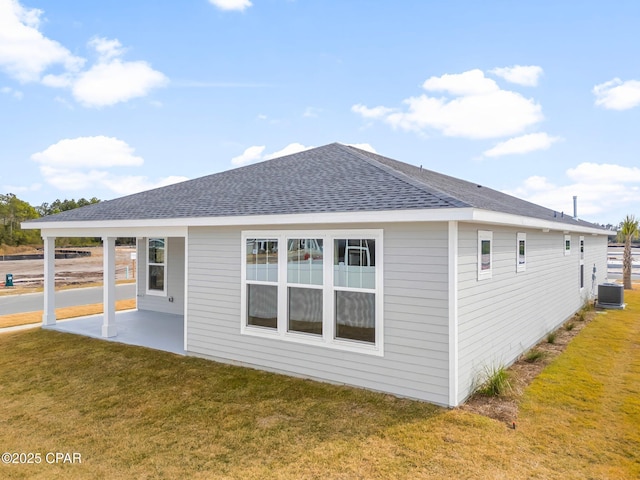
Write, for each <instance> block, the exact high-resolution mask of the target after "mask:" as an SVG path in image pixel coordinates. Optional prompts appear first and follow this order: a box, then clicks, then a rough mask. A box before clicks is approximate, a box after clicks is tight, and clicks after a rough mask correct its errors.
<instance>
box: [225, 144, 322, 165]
mask: <svg viewBox="0 0 640 480" xmlns="http://www.w3.org/2000/svg"><path fill="white" fill-rule="evenodd" d="M265 148H267V147H266V146H265V145H254V146H253V147H249V148H247V149H246V150H245V151H244V152H242V154H241V155H238V156H237V157H233V158H232V159H231V163H232V164H233V165H236V166H242V165H246V164H248V163H253V162H258V161H262V160H272V159H274V158H278V157H284V156H285V155H292V154H294V153H298V152H304V151H305V150H309V149H311V148H314V147H305V146H304V145H302V144H301V143H290V144H289V145H287V146H286V147H284V148H283V149H281V150H278V151H276V152H273V153H269V154H268V155H263V154H262V153H263V152H264V150H265Z"/></svg>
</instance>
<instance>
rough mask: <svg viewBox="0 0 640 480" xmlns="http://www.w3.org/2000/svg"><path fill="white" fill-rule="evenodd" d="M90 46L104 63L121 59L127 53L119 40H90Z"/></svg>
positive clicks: (100, 38) (97, 38)
mask: <svg viewBox="0 0 640 480" xmlns="http://www.w3.org/2000/svg"><path fill="white" fill-rule="evenodd" d="M88 45H89V46H90V47H92V48H93V49H94V50H95V51H96V53H97V54H98V56H99V58H100V61H103V62H105V61H109V60H111V59H113V58H117V57H121V56H122V55H124V53H125V51H126V49H124V48H122V44H121V43H120V41H119V40H118V39H117V38H114V39H113V40H109V39H108V38H103V37H95V38H92V39H91V40H89V44H88Z"/></svg>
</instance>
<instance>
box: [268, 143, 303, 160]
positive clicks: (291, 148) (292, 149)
mask: <svg viewBox="0 0 640 480" xmlns="http://www.w3.org/2000/svg"><path fill="white" fill-rule="evenodd" d="M311 148H313V147H305V146H304V145H302V144H301V143H290V144H289V145H287V146H286V147H284V148H283V149H282V150H278V151H277V152H273V153H270V154H269V155H265V157H264V159H265V160H271V159H273V158H278V157H284V156H285V155H293V154H294V153H299V152H304V151H305V150H309V149H311Z"/></svg>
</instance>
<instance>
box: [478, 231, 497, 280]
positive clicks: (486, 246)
mask: <svg viewBox="0 0 640 480" xmlns="http://www.w3.org/2000/svg"><path fill="white" fill-rule="evenodd" d="M492 272H493V232H490V231H487V230H478V280H484V279H486V278H491V275H492Z"/></svg>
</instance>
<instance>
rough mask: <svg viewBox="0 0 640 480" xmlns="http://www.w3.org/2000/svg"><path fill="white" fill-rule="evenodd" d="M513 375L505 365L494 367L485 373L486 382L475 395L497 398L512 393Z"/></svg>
mask: <svg viewBox="0 0 640 480" xmlns="http://www.w3.org/2000/svg"><path fill="white" fill-rule="evenodd" d="M511 390H512V388H511V375H510V374H509V372H508V371H507V369H506V368H505V367H504V365H494V366H491V367H488V368H487V369H486V371H485V379H484V382H483V383H482V384H481V385H480V386H479V387H478V388H477V389H476V392H475V393H479V394H481V395H487V396H489V397H497V396H499V395H504V394H507V393H509V392H511Z"/></svg>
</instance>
